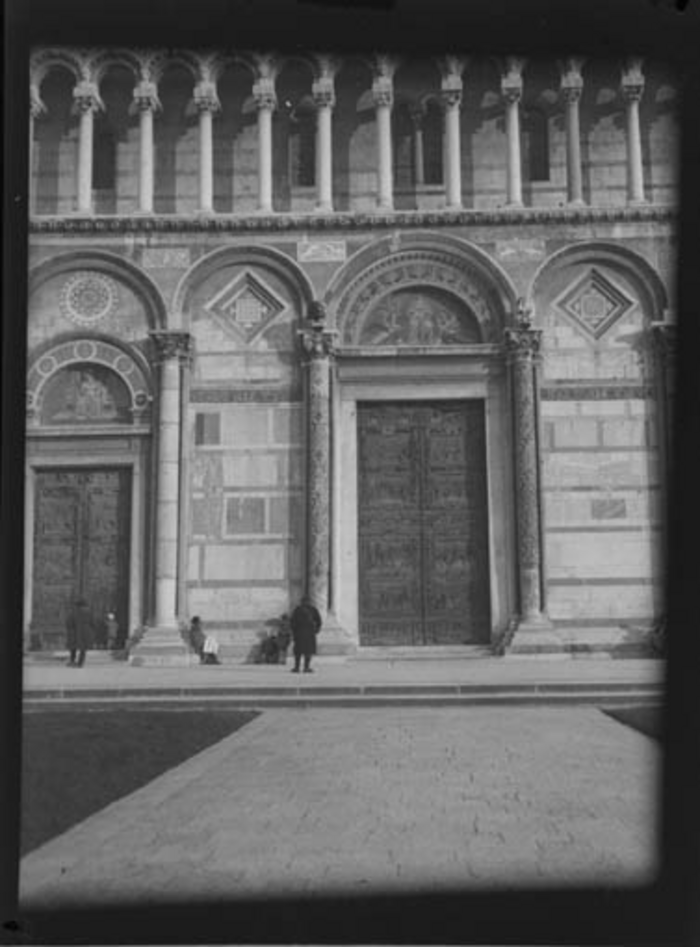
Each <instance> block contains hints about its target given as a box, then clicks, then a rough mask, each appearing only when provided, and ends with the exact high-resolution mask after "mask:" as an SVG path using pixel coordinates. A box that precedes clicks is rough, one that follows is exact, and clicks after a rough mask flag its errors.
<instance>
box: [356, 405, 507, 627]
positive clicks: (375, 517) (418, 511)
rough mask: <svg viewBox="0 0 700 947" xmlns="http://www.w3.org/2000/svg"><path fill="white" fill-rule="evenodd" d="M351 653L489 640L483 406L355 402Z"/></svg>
mask: <svg viewBox="0 0 700 947" xmlns="http://www.w3.org/2000/svg"><path fill="white" fill-rule="evenodd" d="M357 418H358V488H359V494H358V500H359V513H358V523H359V612H360V615H359V617H360V644H361V645H366V646H367V645H369V646H376V645H387V646H391V645H393V646H425V645H464V644H483V643H487V642H488V641H489V639H490V591H489V552H488V509H487V480H486V438H485V421H484V402H483V400H476V399H475V400H469V401H446V402H437V401H436V402H432V401H431V402H416V401H392V402H387V401H383V402H359V403H358V405H357Z"/></svg>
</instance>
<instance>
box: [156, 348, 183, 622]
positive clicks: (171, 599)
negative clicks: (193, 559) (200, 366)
mask: <svg viewBox="0 0 700 947" xmlns="http://www.w3.org/2000/svg"><path fill="white" fill-rule="evenodd" d="M158 438H159V439H158V476H157V500H156V568H155V573H156V584H155V624H156V625H157V626H166V627H168V626H174V625H176V624H177V612H176V606H177V560H178V554H177V553H178V543H177V540H178V535H177V534H178V509H179V469H180V465H179V459H180V458H179V450H180V363H179V360H178V359H177V358H172V357H171V358H166V359H165V360H164V361H163V362H162V364H161V379H160V419H159V425H158Z"/></svg>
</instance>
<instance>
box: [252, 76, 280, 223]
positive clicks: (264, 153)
mask: <svg viewBox="0 0 700 947" xmlns="http://www.w3.org/2000/svg"><path fill="white" fill-rule="evenodd" d="M253 96H254V98H255V104H256V105H257V108H258V210H260V211H263V212H265V213H270V212H271V211H272V113H273V112H274V110H275V109H276V108H277V96H276V95H275V87H274V80H272V79H259V80H258V81H257V82H256V83H255V84H254V86H253Z"/></svg>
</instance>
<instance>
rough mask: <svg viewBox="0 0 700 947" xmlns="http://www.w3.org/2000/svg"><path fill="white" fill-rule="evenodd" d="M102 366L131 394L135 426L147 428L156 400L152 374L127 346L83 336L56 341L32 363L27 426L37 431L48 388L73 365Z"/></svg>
mask: <svg viewBox="0 0 700 947" xmlns="http://www.w3.org/2000/svg"><path fill="white" fill-rule="evenodd" d="M78 364H89V365H99V366H101V367H102V368H106V369H108V370H109V371H110V372H113V373H114V374H115V375H117V376H118V378H119V379H120V381H121V382H122V383H123V384H124V385H125V386H126V389H127V391H128V392H129V399H130V406H129V408H130V412H131V416H132V423H133V424H147V423H148V422H149V420H150V417H149V414H150V405H151V402H152V400H153V395H152V385H151V379H150V376H149V373H148V372H147V369H146V368H145V366H144V365H143V364H142V363H141V360H140V359H138V358H137V356H135V354H134V353H133V352H131V351H130V350H129V349H128V348H127V347H126V346H123V345H120V344H118V343H117V342H115V341H114V340H112V339H109V340H107V339H105V338H103V337H101V336H91V335H80V336H76V337H73V338H70V339H66V338H64V339H63V340H62V341H59V342H57V341H56V340H54V341H53V343H52V344H51V345H50V346H48V347H47V348H45V349H43V350H42V351H40V352H38V353H37V354H36V355H35V356H34V357H33V358H32V360H31V362H30V365H29V372H28V377H27V423H28V425H29V426H30V427H37V426H39V424H40V418H41V413H42V407H43V399H44V395H45V393H46V390H47V386H48V385H49V384H50V383H51V381H52V380H53V379H54V378H55V377H56V375H57V374H58V373H59V372H61V371H63V370H65V369H67V368H70V367H71V366H72V365H78Z"/></svg>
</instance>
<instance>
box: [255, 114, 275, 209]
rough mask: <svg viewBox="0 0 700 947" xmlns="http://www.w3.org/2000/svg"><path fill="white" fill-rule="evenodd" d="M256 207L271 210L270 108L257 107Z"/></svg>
mask: <svg viewBox="0 0 700 947" xmlns="http://www.w3.org/2000/svg"><path fill="white" fill-rule="evenodd" d="M258 209H259V210H261V211H266V212H270V211H271V210H272V108H271V107H270V106H268V105H262V106H260V107H259V108H258Z"/></svg>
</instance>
